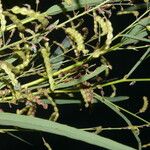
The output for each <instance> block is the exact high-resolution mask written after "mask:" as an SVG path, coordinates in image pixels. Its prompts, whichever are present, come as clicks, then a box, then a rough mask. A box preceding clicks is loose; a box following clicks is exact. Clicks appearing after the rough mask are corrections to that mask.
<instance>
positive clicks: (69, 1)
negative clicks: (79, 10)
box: [64, 0, 72, 5]
mask: <svg viewBox="0 0 150 150" xmlns="http://www.w3.org/2000/svg"><path fill="white" fill-rule="evenodd" d="M64 1H65V3H66V4H67V5H71V4H72V0H64Z"/></svg>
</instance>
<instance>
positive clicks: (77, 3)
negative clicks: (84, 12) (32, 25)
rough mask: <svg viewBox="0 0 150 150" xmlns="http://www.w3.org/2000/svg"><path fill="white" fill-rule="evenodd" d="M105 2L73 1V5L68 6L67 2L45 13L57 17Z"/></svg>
mask: <svg viewBox="0 0 150 150" xmlns="http://www.w3.org/2000/svg"><path fill="white" fill-rule="evenodd" d="M104 1H105V0H92V1H91V0H86V1H85V0H80V1H78V0H73V2H72V4H71V5H68V4H67V3H65V2H62V3H60V4H56V5H54V6H52V7H50V8H49V9H48V10H47V11H46V12H45V13H46V14H47V15H56V14H59V13H62V12H66V11H74V10H77V9H80V8H83V7H85V6H95V5H98V4H101V3H103V2H104Z"/></svg>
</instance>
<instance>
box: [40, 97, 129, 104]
mask: <svg viewBox="0 0 150 150" xmlns="http://www.w3.org/2000/svg"><path fill="white" fill-rule="evenodd" d="M104 98H107V100H109V101H111V102H120V101H124V100H127V99H129V97H128V96H117V97H104ZM42 101H43V102H44V103H45V104H51V103H50V101H49V100H48V99H42ZM54 101H55V103H56V104H58V105H70V104H81V102H82V101H81V99H54ZM97 102H98V101H97V100H96V99H94V100H93V103H97Z"/></svg>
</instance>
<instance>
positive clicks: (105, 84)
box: [101, 78, 150, 87]
mask: <svg viewBox="0 0 150 150" xmlns="http://www.w3.org/2000/svg"><path fill="white" fill-rule="evenodd" d="M147 81H150V78H139V79H136V78H135V79H125V78H123V79H119V80H116V81H112V82H108V83H104V84H102V85H101V86H102V87H106V86H110V85H114V84H118V83H123V82H147Z"/></svg>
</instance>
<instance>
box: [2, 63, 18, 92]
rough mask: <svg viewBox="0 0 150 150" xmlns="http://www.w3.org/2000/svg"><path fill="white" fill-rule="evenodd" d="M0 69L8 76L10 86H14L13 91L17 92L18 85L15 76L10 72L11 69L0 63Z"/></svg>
mask: <svg viewBox="0 0 150 150" xmlns="http://www.w3.org/2000/svg"><path fill="white" fill-rule="evenodd" d="M0 68H1V69H3V70H4V71H5V73H6V74H7V75H8V77H9V79H10V80H11V83H12V85H13V86H14V90H19V89H20V83H19V82H18V80H17V79H16V77H15V74H14V73H13V72H12V71H11V68H10V67H9V66H8V65H7V64H6V63H5V62H0Z"/></svg>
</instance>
